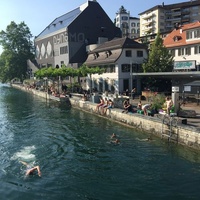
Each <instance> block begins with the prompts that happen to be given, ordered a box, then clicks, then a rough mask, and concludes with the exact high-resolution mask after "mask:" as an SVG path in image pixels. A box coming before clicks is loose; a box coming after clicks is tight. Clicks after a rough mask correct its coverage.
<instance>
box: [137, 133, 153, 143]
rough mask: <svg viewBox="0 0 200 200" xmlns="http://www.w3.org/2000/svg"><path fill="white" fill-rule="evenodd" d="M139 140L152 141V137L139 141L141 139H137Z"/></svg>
mask: <svg viewBox="0 0 200 200" xmlns="http://www.w3.org/2000/svg"><path fill="white" fill-rule="evenodd" d="M136 139H137V140H139V141H147V142H148V141H152V137H151V135H150V136H149V137H148V138H145V139H139V138H136Z"/></svg>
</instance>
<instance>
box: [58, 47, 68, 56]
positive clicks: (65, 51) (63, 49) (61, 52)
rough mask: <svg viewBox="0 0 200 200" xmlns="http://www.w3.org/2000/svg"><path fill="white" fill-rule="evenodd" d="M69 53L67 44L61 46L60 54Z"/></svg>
mask: <svg viewBox="0 0 200 200" xmlns="http://www.w3.org/2000/svg"><path fill="white" fill-rule="evenodd" d="M66 53H67V46H64V47H60V55H62V54H66Z"/></svg>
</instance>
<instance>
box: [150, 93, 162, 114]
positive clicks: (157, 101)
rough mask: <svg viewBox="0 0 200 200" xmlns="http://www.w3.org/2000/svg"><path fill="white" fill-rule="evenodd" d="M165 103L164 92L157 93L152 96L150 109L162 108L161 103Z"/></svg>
mask: <svg viewBox="0 0 200 200" xmlns="http://www.w3.org/2000/svg"><path fill="white" fill-rule="evenodd" d="M164 103H165V95H164V94H157V95H155V96H154V97H153V98H152V107H151V108H152V109H153V110H157V111H158V110H159V109H162V107H163V104H164Z"/></svg>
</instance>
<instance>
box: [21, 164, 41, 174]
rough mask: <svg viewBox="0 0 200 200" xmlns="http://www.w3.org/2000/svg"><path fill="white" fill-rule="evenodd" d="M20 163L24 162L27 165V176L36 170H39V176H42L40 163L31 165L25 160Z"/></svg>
mask: <svg viewBox="0 0 200 200" xmlns="http://www.w3.org/2000/svg"><path fill="white" fill-rule="evenodd" d="M19 162H20V163H22V164H23V165H25V166H26V167H27V169H26V174H25V175H26V176H28V175H33V173H34V172H35V171H37V172H38V176H40V177H41V176H42V173H41V171H40V167H39V165H37V166H33V167H32V166H31V165H29V164H28V163H26V162H24V161H19Z"/></svg>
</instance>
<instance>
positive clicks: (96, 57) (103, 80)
mask: <svg viewBox="0 0 200 200" xmlns="http://www.w3.org/2000/svg"><path fill="white" fill-rule="evenodd" d="M88 49H90V50H89V51H88V59H87V60H86V62H85V64H86V65H87V66H89V67H94V66H99V67H101V68H104V69H105V73H103V74H100V75H98V74H94V75H92V76H91V77H88V80H87V83H88V87H87V88H90V87H92V88H96V89H97V90H98V91H99V92H105V91H110V92H112V93H116V94H121V93H123V92H124V91H125V90H127V89H128V90H129V91H130V90H131V89H132V88H133V87H135V88H137V91H138V92H140V90H141V88H140V86H141V84H140V79H136V77H135V76H132V73H133V72H135V73H137V72H142V71H143V70H142V66H141V64H142V63H143V60H144V59H145V58H147V50H146V47H145V46H144V45H142V44H140V43H137V42H135V41H133V40H132V39H130V38H128V37H123V38H119V39H113V40H111V41H108V42H104V43H103V44H100V45H98V46H97V47H96V48H93V49H91V48H90V47H88Z"/></svg>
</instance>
